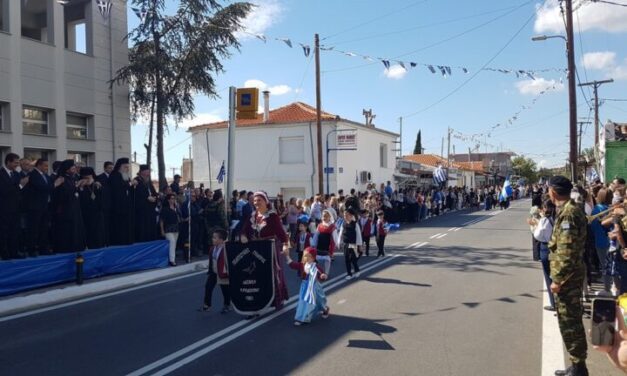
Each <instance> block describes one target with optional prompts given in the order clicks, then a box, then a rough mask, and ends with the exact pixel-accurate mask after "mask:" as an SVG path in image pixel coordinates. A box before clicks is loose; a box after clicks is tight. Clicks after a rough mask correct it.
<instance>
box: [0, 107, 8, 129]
mask: <svg viewBox="0 0 627 376" xmlns="http://www.w3.org/2000/svg"><path fill="white" fill-rule="evenodd" d="M7 108H8V105H7V104H6V103H2V102H0V131H8V130H9V126H8V125H9V124H8V123H9V116H8V111H7Z"/></svg>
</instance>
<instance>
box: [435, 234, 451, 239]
mask: <svg viewBox="0 0 627 376" xmlns="http://www.w3.org/2000/svg"><path fill="white" fill-rule="evenodd" d="M446 235H448V234H447V233H444V234H442V235H440V236H438V237H437V238H436V239H442V238H443V237H445V236H446Z"/></svg>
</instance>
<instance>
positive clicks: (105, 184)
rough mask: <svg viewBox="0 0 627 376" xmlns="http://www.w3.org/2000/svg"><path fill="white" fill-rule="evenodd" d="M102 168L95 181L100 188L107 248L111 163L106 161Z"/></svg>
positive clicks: (109, 218) (108, 242)
mask: <svg viewBox="0 0 627 376" xmlns="http://www.w3.org/2000/svg"><path fill="white" fill-rule="evenodd" d="M103 168H104V171H103V173H102V174H100V175H98V176H97V177H96V181H97V182H98V183H100V185H101V186H102V188H101V193H102V211H103V215H104V244H105V246H109V245H110V241H109V239H110V236H109V227H110V222H111V185H110V184H109V177H110V176H111V173H112V172H113V162H110V161H106V162H105V163H104V166H103Z"/></svg>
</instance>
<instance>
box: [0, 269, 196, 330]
mask: <svg viewBox="0 0 627 376" xmlns="http://www.w3.org/2000/svg"><path fill="white" fill-rule="evenodd" d="M199 274H207V271H201V272H196V273H190V274H185V275H182V276H178V277H174V278H168V279H163V280H160V281H155V282H152V283H147V284H145V285H141V286H136V287H131V288H126V289H122V290H117V291H113V292H109V293H106V294H101V295H96V296H92V297H89V298H84V299H78V300H74V301H71V302H67V303H61V304H55V305H52V306H49V307H45V308H39V309H34V310H32V311H27V312H22V313H17V314H15V315H10V316H5V317H0V322H5V321H10V320H15V319H19V318H22V317H27V316H32V315H36V314H39V313H44V312H48V311H54V310H55V309H60V308H65V307H71V306H74V305H77V304H82V303H87V302H91V301H94V300H98V299H103V298H108V297H110V296H115V295H119V294H126V293H127V292H131V291H136V290H141V289H145V288H147V287H152V286H156V285H160V284H163V283H168V282H174V281H178V280H179V279H183V278H189V277H194V276H197V275H199Z"/></svg>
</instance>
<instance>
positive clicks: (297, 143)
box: [279, 137, 305, 164]
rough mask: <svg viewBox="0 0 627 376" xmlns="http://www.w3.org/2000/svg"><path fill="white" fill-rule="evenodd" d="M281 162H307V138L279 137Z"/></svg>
mask: <svg viewBox="0 0 627 376" xmlns="http://www.w3.org/2000/svg"><path fill="white" fill-rule="evenodd" d="M279 163H280V164H302V163H305V138H304V137H281V138H279Z"/></svg>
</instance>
